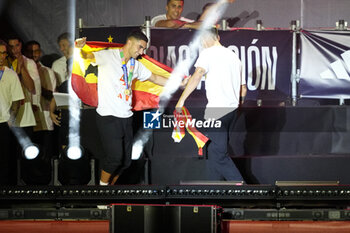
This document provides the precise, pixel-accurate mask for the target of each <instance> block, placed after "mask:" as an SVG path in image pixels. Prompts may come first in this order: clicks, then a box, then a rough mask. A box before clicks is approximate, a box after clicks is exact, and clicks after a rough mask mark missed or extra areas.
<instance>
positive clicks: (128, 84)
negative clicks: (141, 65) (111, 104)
mask: <svg viewBox="0 0 350 233" xmlns="http://www.w3.org/2000/svg"><path fill="white" fill-rule="evenodd" d="M119 52H120V58H121V59H122V65H123V66H122V68H123V72H124V81H125V85H126V89H129V87H130V88H131V82H132V76H133V74H134V69H135V59H134V58H133V57H132V58H131V59H130V63H131V64H130V70H129V75H128V68H127V67H126V63H125V57H124V52H123V49H120V50H119Z"/></svg>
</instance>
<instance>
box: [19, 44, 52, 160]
mask: <svg viewBox="0 0 350 233" xmlns="http://www.w3.org/2000/svg"><path fill="white" fill-rule="evenodd" d="M24 51H25V52H24V53H25V55H26V56H27V57H29V58H31V59H33V60H34V62H35V64H36V66H37V68H38V71H39V76H40V81H41V100H40V104H41V110H39V109H38V110H37V111H35V112H34V114H35V118H36V119H37V125H36V126H35V127H34V141H35V142H36V143H38V144H40V145H41V146H42V147H43V149H45V151H46V154H47V155H49V156H52V153H53V151H52V148H53V130H54V126H53V122H52V120H51V118H50V102H51V99H52V98H53V95H52V93H53V91H55V89H56V77H55V74H54V72H53V71H52V70H51V69H50V68H48V67H46V66H44V65H43V64H42V63H41V62H40V58H41V56H42V51H41V47H40V44H39V42H37V41H34V40H33V41H29V42H27V43H26V44H25V46H24Z"/></svg>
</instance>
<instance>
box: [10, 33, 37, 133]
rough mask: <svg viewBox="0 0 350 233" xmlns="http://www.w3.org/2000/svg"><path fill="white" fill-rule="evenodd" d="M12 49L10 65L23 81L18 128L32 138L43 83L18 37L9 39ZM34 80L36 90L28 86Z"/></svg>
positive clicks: (17, 119)
mask: <svg viewBox="0 0 350 233" xmlns="http://www.w3.org/2000/svg"><path fill="white" fill-rule="evenodd" d="M8 45H9V47H10V51H9V52H10V59H9V60H10V65H11V67H12V69H13V70H14V71H16V72H17V74H18V77H19V79H20V81H21V84H22V88H23V93H24V97H25V98H24V101H22V102H21V106H20V108H19V111H18V113H17V116H16V122H15V124H14V125H15V126H16V127H21V128H22V129H23V130H24V131H25V132H26V134H27V135H28V136H29V137H30V138H31V137H32V135H33V127H34V126H35V125H36V119H35V116H34V111H36V110H37V109H39V110H40V109H41V104H40V99H41V83H40V76H39V72H38V69H37V67H36V64H35V62H34V61H33V60H32V59H29V58H27V57H25V56H24V55H22V42H21V40H20V39H19V37H17V36H13V37H12V38H9V39H8ZM30 80H32V82H33V83H34V85H33V86H34V88H32V86H30V85H27V81H30Z"/></svg>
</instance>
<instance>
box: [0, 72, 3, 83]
mask: <svg viewBox="0 0 350 233" xmlns="http://www.w3.org/2000/svg"><path fill="white" fill-rule="evenodd" d="M3 74H4V71H3V70H0V81H1V79H2V76H3Z"/></svg>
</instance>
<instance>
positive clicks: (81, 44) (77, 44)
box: [75, 37, 86, 49]
mask: <svg viewBox="0 0 350 233" xmlns="http://www.w3.org/2000/svg"><path fill="white" fill-rule="evenodd" d="M85 44H86V37H83V38H79V39H76V40H75V47H76V48H79V49H82V48H83V47H84V46H85Z"/></svg>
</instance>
